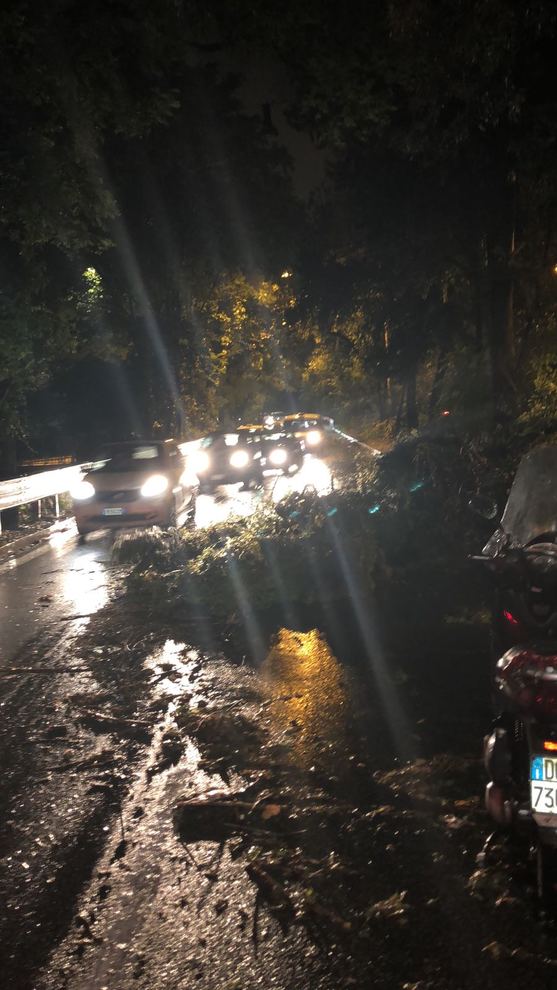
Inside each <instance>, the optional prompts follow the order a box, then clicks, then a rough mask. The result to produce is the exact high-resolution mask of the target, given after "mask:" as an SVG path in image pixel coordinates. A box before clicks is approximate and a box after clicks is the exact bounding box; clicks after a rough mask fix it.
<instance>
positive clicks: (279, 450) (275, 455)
mask: <svg viewBox="0 0 557 990" xmlns="http://www.w3.org/2000/svg"><path fill="white" fill-rule="evenodd" d="M269 460H270V462H271V464H274V465H275V466H276V467H279V466H280V465H281V464H284V463H285V462H286V461H287V460H288V454H287V453H286V451H285V449H284V447H275V449H274V450H272V451H271V453H270V454H269Z"/></svg>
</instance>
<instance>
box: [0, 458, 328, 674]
mask: <svg viewBox="0 0 557 990" xmlns="http://www.w3.org/2000/svg"><path fill="white" fill-rule="evenodd" d="M330 483H331V474H330V470H329V468H328V467H327V465H326V464H325V463H324V462H323V461H321V460H319V459H317V458H314V457H306V461H305V464H304V467H303V468H302V470H301V471H300V472H299V473H298V474H297V475H295V476H294V477H293V478H282V477H272V476H271V477H268V478H266V479H265V488H264V491H263V492H262V491H256V492H250V491H241V490H240V489H239V487H238V486H237V485H228V486H226V487H223V488H220V489H218V490H217V491H216V493H215V494H214V495H202V496H200V497H199V498H198V500H197V508H196V520H195V524H196V526H206V525H209V524H211V523H215V522H221V521H223V520H225V519H226V518H227V517H228V516H230V515H231V514H238V515H248V514H249V513H251V512H253V510H254V508H255V507H256V505H257V504H258V503H259V502H260V500H261V499H262V498H264V497H265V498H270V499H273V500H274V501H278V500H279V499H280V498H282V497H283V496H284V495H285V494H286V493H287V492H290V491H302V490H303V488H304V486H305V485H307V484H310V485H312V486H315V487H317V488H318V489H323V490H326V489H327V488H328V487H329V486H330ZM113 538H114V534H110V533H108V532H106V531H104V532H98V533H93V534H91V535H90V536H88V537H87V539H86V541H85V543H79V540H78V536H77V531H76V529H75V525H74V524H73V523H72V522H70V523H69V524H67V525H66V526H65V528H64V527H60V528H57V529H55V530H54V531H53V532H52V533H50V535H48V536H47V537H46V538H44V539H43V540H42V542H39V543H38V545H37V546H33V547H32V548H30V549H29V550H25V551H23V552H22V553H21V555H20V556H16V555H14V554H11V553H10V551H9V547H6V548H4V549H3V550H0V667H2V666H6V664H8V663H9V661H10V660H11V659H12V658H13V657H14V656H15V655H16V654H17V653H18V652H19V651H20V650H21V649H22V648H23V647H24V646H25V644H26V643H28V642H30V641H31V640H32V639H33V638H34V637H36V636H38V635H43V634H45V633H47V632H50V633H54V632H55V630H56V629H57V628H60V627H61V625H62V624H63V623H64V622H68V621H70V619H71V616H74V615H79V616H89V615H93V614H94V613H95V612H97V611H98V610H99V609H100V608H102V607H103V605H104V604H105V602H106V600H107V569H108V568H109V566H110V549H111V546H112V540H113ZM79 625H83V622H81V623H79V622H77V621H76V623H72V626H73V629H74V630H75V629H76V628H78V627H79Z"/></svg>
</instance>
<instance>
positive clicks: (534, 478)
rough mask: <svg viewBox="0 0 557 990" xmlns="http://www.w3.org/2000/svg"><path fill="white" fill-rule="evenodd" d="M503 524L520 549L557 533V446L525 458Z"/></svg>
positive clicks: (538, 450) (546, 448) (542, 448)
mask: <svg viewBox="0 0 557 990" xmlns="http://www.w3.org/2000/svg"><path fill="white" fill-rule="evenodd" d="M501 522H502V525H503V528H504V530H505V532H506V533H508V534H509V536H510V537H511V539H512V540H513V542H514V543H516V544H519V545H520V546H525V545H526V544H527V543H530V542H531V541H532V540H535V539H536V538H537V537H540V536H543V534H544V533H557V446H550V445H546V446H543V447H536V448H535V450H531V451H530V453H528V454H526V456H525V457H523V458H522V460H521V462H520V464H519V466H518V471H517V472H516V476H515V479H514V481H513V483H512V487H511V490H510V493H509V498H508V500H507V504H506V506H505V511H504V513H503V518H502V520H501Z"/></svg>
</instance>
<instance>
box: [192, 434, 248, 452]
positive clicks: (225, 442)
mask: <svg viewBox="0 0 557 990" xmlns="http://www.w3.org/2000/svg"><path fill="white" fill-rule="evenodd" d="M237 443H238V434H237V433H212V434H210V435H209V436H208V437H203V439H202V440H201V442H200V444H199V446H200V447H203V448H205V450H206V449H207V448H208V447H215V446H217V447H235V446H236V444H237Z"/></svg>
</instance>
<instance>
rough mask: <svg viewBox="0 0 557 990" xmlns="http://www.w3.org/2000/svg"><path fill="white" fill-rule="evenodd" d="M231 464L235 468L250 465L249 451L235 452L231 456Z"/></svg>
mask: <svg viewBox="0 0 557 990" xmlns="http://www.w3.org/2000/svg"><path fill="white" fill-rule="evenodd" d="M230 463H231V465H232V467H234V468H243V467H245V466H246V464H249V454H248V452H247V450H235V451H234V453H233V454H231V455H230Z"/></svg>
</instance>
